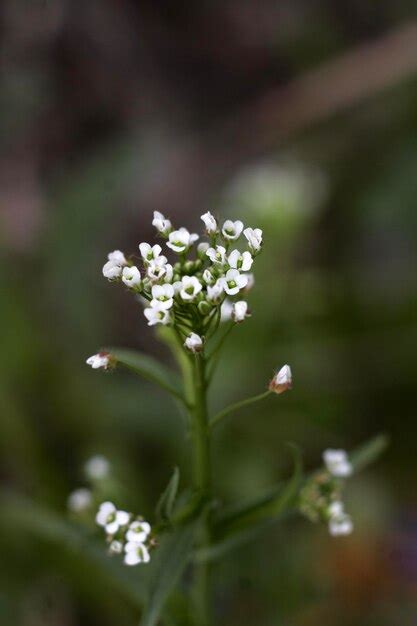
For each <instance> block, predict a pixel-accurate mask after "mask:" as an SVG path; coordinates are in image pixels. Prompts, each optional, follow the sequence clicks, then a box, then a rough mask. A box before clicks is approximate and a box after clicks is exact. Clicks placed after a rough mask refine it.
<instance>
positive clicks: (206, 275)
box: [203, 268, 216, 285]
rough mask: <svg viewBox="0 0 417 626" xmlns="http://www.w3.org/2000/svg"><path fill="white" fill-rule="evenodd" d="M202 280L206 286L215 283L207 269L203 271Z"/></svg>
mask: <svg viewBox="0 0 417 626" xmlns="http://www.w3.org/2000/svg"><path fill="white" fill-rule="evenodd" d="M203 280H204V282H205V283H206V284H207V285H214V283H215V282H216V279H215V277H214V276H213V274H212V272H210V270H209V269H208V268H207V269H205V270H204V272H203Z"/></svg>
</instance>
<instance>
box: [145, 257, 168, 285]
mask: <svg viewBox="0 0 417 626" xmlns="http://www.w3.org/2000/svg"><path fill="white" fill-rule="evenodd" d="M167 261H168V259H167V258H166V256H159V257H157V258H156V259H153V260H152V261H150V262H149V265H148V268H147V270H146V275H147V276H148V278H149V279H150V280H151V281H152V282H154V281H158V280H161V278H165V279H166V280H167V277H169V276H171V278H170V280H171V279H172V265H170V264H169V263H168V262H167Z"/></svg>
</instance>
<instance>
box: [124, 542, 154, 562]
mask: <svg viewBox="0 0 417 626" xmlns="http://www.w3.org/2000/svg"><path fill="white" fill-rule="evenodd" d="M125 553H126V554H125V558H124V563H125V565H138V564H139V563H149V561H150V560H151V557H150V556H149V551H148V548H147V547H146V546H145V545H144V544H143V543H137V542H136V541H128V542H127V544H126V545H125Z"/></svg>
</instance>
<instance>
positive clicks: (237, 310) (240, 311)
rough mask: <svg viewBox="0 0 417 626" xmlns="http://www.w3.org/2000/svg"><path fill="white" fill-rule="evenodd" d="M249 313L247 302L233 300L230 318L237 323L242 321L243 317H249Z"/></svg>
mask: <svg viewBox="0 0 417 626" xmlns="http://www.w3.org/2000/svg"><path fill="white" fill-rule="evenodd" d="M249 316H250V313H249V311H248V303H247V302H245V301H244V300H239V302H235V303H234V304H233V309H232V320H233V321H234V322H236V323H237V324H239V323H240V322H243V320H244V319H245V317H249Z"/></svg>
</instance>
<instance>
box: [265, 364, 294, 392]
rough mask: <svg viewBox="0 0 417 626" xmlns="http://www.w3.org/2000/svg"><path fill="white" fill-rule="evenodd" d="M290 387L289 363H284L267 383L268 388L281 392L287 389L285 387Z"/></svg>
mask: <svg viewBox="0 0 417 626" xmlns="http://www.w3.org/2000/svg"><path fill="white" fill-rule="evenodd" d="M291 388H292V374H291V368H290V366H289V365H284V366H283V367H281V369H280V370H279V372H277V373H276V374H275V376H274V377H273V379H272V380H271V382H270V384H269V389H270V390H271V391H273V392H274V393H278V394H280V393H283V392H284V391H287V389H291Z"/></svg>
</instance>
